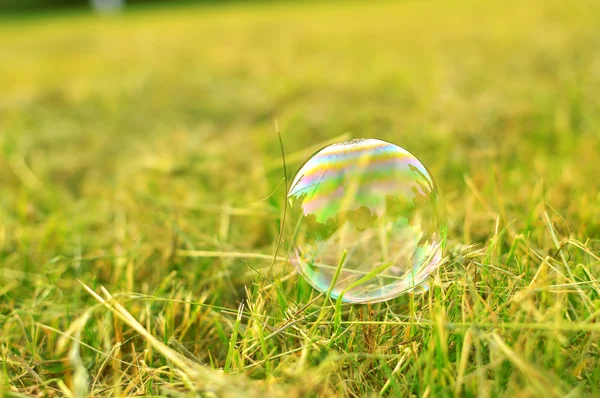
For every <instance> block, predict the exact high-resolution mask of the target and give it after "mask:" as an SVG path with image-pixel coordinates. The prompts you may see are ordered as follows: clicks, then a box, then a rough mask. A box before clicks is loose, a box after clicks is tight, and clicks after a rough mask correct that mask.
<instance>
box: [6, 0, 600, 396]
mask: <svg viewBox="0 0 600 398" xmlns="http://www.w3.org/2000/svg"><path fill="white" fill-rule="evenodd" d="M599 17H600V7H599V5H598V3H596V2H584V3H577V5H576V4H569V3H564V2H559V1H554V0H551V1H544V2H542V1H535V2H516V1H514V2H513V1H509V2H502V3H485V4H480V3H476V2H457V3H454V4H448V3H444V2H416V1H404V2H398V3H392V2H380V3H376V4H360V3H353V2H352V3H341V2H331V3H316V2H314V3H313V2H311V3H299V4H293V3H289V4H288V3H285V4H278V5H268V4H255V5H243V4H230V5H227V6H223V7H216V6H212V7H210V8H202V7H197V8H193V7H184V8H177V9H173V10H169V9H166V8H164V9H163V8H160V9H155V10H152V9H147V10H142V11H137V12H136V11H130V12H128V13H125V14H123V15H118V16H114V17H100V16H93V15H85V14H73V15H65V16H56V15H54V16H52V17H48V18H34V19H31V20H28V19H21V20H19V21H18V22H14V23H11V22H9V21H7V20H3V22H2V25H0V60H1V61H0V90H1V96H0V187H1V189H0V192H1V194H0V365H1V367H0V395H4V396H8V397H19V396H32V395H36V396H85V395H94V396H124V395H145V396H157V395H161V396H172V397H178V396H184V395H189V394H199V395H201V396H206V397H214V396H220V397H232V396H234V397H235V396H244V397H246V396H256V397H263V396H269V397H279V396H286V397H305V396H320V397H329V396H340V395H341V396H351V397H353V396H377V395H383V396H419V397H421V396H423V397H438V396H441V397H444V396H465V397H474V396H479V397H485V396H494V397H496V396H507V397H515V396H518V397H537V396H543V397H554V396H556V397H564V396H572V397H579V396H598V395H600V358H599V356H600V348H599V346H598V344H599V336H600V323H599V321H600V281H599V277H600V271H599V269H600V268H599V267H600V241H599V240H598V237H599V236H600V193H599V192H600V179H599V178H598V176H599V175H600V159H599V157H598V153H600V99H599V97H598V93H599V92H600V52H598V48H600V31H599V30H598V28H597V21H598V18H599ZM275 121H277V123H278V125H279V129H280V131H281V135H282V140H283V143H284V146H285V157H286V166H287V173H288V178H289V177H291V176H292V174H293V173H294V172H295V170H297V168H298V167H299V165H300V164H301V163H302V161H304V160H305V159H306V158H307V157H308V156H309V155H310V154H311V153H312V152H313V151H314V150H316V149H318V148H319V147H321V146H324V145H325V144H327V143H330V142H333V141H339V140H343V139H346V138H350V137H376V138H381V139H387V140H390V141H393V142H395V143H397V144H399V145H401V146H403V147H405V148H407V149H408V150H410V151H411V152H413V153H415V154H417V155H418V156H419V157H420V158H421V159H422V160H423V161H424V162H425V164H426V165H427V166H428V167H429V169H430V170H431V172H432V174H433V175H434V176H435V177H436V179H437V182H438V185H440V187H441V189H442V191H443V192H444V194H445V199H446V203H447V207H448V217H449V220H448V225H449V232H448V234H449V242H448V250H447V252H446V253H445V254H446V257H447V260H446V262H445V265H444V267H442V268H441V269H440V270H439V271H438V272H436V274H435V275H434V276H433V277H432V280H431V281H430V287H431V288H430V290H429V291H428V292H426V293H424V294H420V295H418V294H411V295H405V296H401V297H399V298H397V299H394V300H391V301H388V302H385V303H379V304H376V305H371V306H369V305H342V304H341V303H335V302H333V301H330V300H327V299H324V298H323V297H322V296H320V295H319V294H318V293H317V292H316V291H314V290H313V289H312V288H310V287H309V285H308V284H307V283H306V282H305V281H303V280H301V279H300V278H299V277H298V276H297V275H296V273H295V272H294V270H293V267H292V266H291V265H290V264H289V263H288V262H287V261H286V253H285V250H283V246H285V244H284V245H282V249H280V250H279V252H278V258H277V259H276V260H277V261H273V258H274V257H273V256H274V255H275V247H276V242H277V241H278V237H279V230H280V222H281V215H282V213H283V204H284V195H285V189H284V185H285V184H284V183H283V162H282V156H281V152H280V148H279V141H278V137H277V134H276V132H275V127H274V123H275ZM271 268H272V270H271V272H270V269H271ZM269 275H270V276H269Z"/></svg>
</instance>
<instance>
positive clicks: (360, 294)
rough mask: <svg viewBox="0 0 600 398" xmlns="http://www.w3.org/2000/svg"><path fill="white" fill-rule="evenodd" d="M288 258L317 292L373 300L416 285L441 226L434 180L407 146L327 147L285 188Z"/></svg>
mask: <svg viewBox="0 0 600 398" xmlns="http://www.w3.org/2000/svg"><path fill="white" fill-rule="evenodd" d="M288 200H289V204H290V212H289V214H290V217H289V221H288V223H287V226H288V227H287V228H288V236H289V239H288V243H289V256H290V260H291V262H292V263H293V264H294V265H295V266H296V267H297V268H298V270H299V271H300V273H301V274H302V275H303V276H304V278H306V280H307V281H308V282H309V283H310V284H311V285H312V286H313V287H314V288H316V289H317V290H319V291H321V292H326V293H329V294H330V296H331V297H332V298H334V299H336V298H338V297H340V296H342V300H343V301H345V302H353V303H373V302H378V301H384V300H388V299H391V298H393V297H396V296H398V295H400V294H402V293H406V292H409V291H411V290H417V289H419V288H422V286H423V283H424V282H425V281H426V280H427V278H428V277H429V276H430V274H431V273H432V272H433V271H434V270H435V269H436V268H437V267H438V266H439V265H440V262H441V258H442V249H443V247H444V245H445V237H446V233H445V232H446V227H445V219H444V213H443V211H442V206H441V199H440V197H439V193H438V189H437V187H436V184H435V181H434V179H433V177H432V176H431V174H430V173H429V171H428V170H427V168H426V167H425V165H423V163H421V161H420V160H419V159H417V158H416V157H415V156H414V155H412V154H411V153H410V152H408V151H407V150H405V149H403V148H401V147H399V146H397V145H394V144H392V143H389V142H386V141H381V140H377V139H357V140H352V141H349V142H343V143H338V144H333V145H329V146H327V147H325V148H323V149H321V150H320V151H318V152H317V153H316V154H314V155H313V156H312V157H311V158H310V159H309V160H308V161H306V163H304V165H303V166H302V167H301V168H300V170H299V171H298V173H297V174H296V176H295V177H294V179H293V181H292V184H291V188H290V190H289V192H288Z"/></svg>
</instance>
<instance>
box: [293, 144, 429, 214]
mask: <svg viewBox="0 0 600 398" xmlns="http://www.w3.org/2000/svg"><path fill="white" fill-rule="evenodd" d="M434 189H435V185H434V182H433V179H432V178H431V176H430V175H429V172H428V171H427V169H426V168H425V166H423V164H422V163H421V162H420V161H419V160H418V159H417V158H416V157H415V156H414V155H412V154H411V153H410V152H408V151H407V150H405V149H403V148H400V147H399V146H397V145H394V144H391V143H389V142H386V141H381V140H377V139H358V140H353V141H350V142H346V143H341V144H333V145H330V146H328V147H326V148H324V149H322V150H321V151H319V152H317V153H316V154H315V155H314V156H313V157H312V158H310V160H309V161H307V162H306V163H305V164H304V165H303V166H302V168H301V169H300V171H299V172H298V173H297V175H296V177H295V178H294V180H293V182H292V185H291V189H290V191H289V193H288V197H289V198H296V199H297V198H300V197H303V204H302V207H303V211H304V214H305V215H308V214H315V215H316V219H317V221H318V222H321V223H324V222H326V221H327V219H329V218H332V217H335V215H336V214H338V213H339V212H340V211H353V210H357V209H358V208H360V207H361V206H365V207H367V208H369V209H370V210H372V211H374V212H375V213H376V214H381V213H382V212H383V211H385V198H386V197H387V196H390V195H391V196H402V197H404V198H407V200H413V199H414V198H415V197H417V196H423V197H425V196H427V195H429V194H430V193H431V192H432V191H433V190H434ZM349 196H351V198H349Z"/></svg>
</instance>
